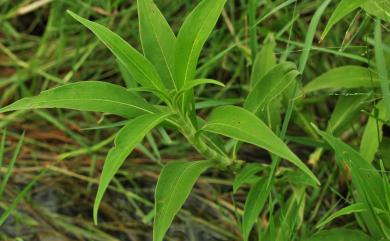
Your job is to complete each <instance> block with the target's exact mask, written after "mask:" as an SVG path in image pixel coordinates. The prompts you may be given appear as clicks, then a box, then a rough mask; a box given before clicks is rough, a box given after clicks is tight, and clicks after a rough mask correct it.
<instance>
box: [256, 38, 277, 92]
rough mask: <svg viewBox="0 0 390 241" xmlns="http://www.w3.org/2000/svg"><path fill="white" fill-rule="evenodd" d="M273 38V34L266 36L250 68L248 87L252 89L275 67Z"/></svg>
mask: <svg viewBox="0 0 390 241" xmlns="http://www.w3.org/2000/svg"><path fill="white" fill-rule="evenodd" d="M275 47H276V42H275V37H274V35H273V34H268V36H267V37H266V39H265V40H264V45H263V47H262V48H261V50H260V51H259V52H258V53H257V54H256V58H255V61H254V63H253V67H252V73H251V82H250V86H251V88H253V87H254V86H255V85H256V84H257V82H258V81H260V80H261V79H262V78H263V77H264V75H266V74H267V73H268V71H270V70H271V69H272V68H273V67H274V66H275V65H276V57H275V53H274V51H275Z"/></svg>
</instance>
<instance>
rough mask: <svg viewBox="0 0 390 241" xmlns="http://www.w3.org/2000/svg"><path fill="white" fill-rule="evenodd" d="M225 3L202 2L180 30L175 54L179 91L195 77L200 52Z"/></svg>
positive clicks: (222, 0)
mask: <svg viewBox="0 0 390 241" xmlns="http://www.w3.org/2000/svg"><path fill="white" fill-rule="evenodd" d="M225 3H226V0H202V2H201V3H199V4H198V6H197V7H196V8H195V9H194V10H193V11H192V12H191V13H190V14H189V16H188V17H187V18H186V20H185V21H184V23H183V26H182V27H181V28H180V31H179V35H178V37H177V45H176V52H175V77H176V78H175V79H176V81H177V87H178V88H179V89H180V88H181V87H182V86H183V85H184V83H186V82H187V81H190V80H192V79H193V78H194V77H195V76H194V75H195V70H196V67H197V63H198V58H199V55H200V52H201V50H202V48H203V45H204V44H205V43H206V40H207V38H208V37H209V35H210V33H211V31H212V30H213V28H214V26H215V24H216V23H217V20H218V18H219V16H220V14H221V12H222V9H223V7H224V5H225Z"/></svg>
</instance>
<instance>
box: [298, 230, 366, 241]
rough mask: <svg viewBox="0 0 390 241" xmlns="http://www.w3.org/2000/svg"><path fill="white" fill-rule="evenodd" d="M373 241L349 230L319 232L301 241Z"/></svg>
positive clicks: (362, 234)
mask: <svg viewBox="0 0 390 241" xmlns="http://www.w3.org/2000/svg"><path fill="white" fill-rule="evenodd" d="M352 240H353V241H374V240H373V239H371V238H370V237H368V236H367V235H366V234H365V233H363V232H361V231H358V230H350V229H342V228H340V229H331V230H326V231H321V232H319V233H318V234H315V235H313V236H312V237H310V238H307V239H304V240H303V241H352Z"/></svg>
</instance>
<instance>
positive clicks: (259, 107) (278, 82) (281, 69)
mask: <svg viewBox="0 0 390 241" xmlns="http://www.w3.org/2000/svg"><path fill="white" fill-rule="evenodd" d="M298 75H299V72H298V71H297V70H296V66H295V64H293V63H290V62H285V63H282V64H278V65H276V66H274V67H273V68H272V69H271V70H270V71H269V72H268V73H267V74H266V75H265V76H264V77H263V78H262V79H261V80H259V81H258V82H257V83H256V85H255V86H254V87H253V88H252V90H251V91H250V92H249V94H248V96H247V98H246V99H245V102H244V108H245V109H247V110H249V111H250V112H253V113H258V112H265V111H266V107H267V105H268V104H269V103H270V102H271V101H272V100H274V99H275V98H277V97H278V96H279V95H280V94H281V93H282V92H283V91H284V90H285V89H286V88H287V87H288V86H289V85H290V84H291V82H292V81H293V80H294V79H295V78H296V77H297V76H298Z"/></svg>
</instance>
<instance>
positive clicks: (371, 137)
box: [360, 100, 389, 162]
mask: <svg viewBox="0 0 390 241" xmlns="http://www.w3.org/2000/svg"><path fill="white" fill-rule="evenodd" d="M383 121H389V119H388V118H387V111H386V107H385V104H384V102H383V100H382V101H380V102H379V103H378V104H377V105H376V106H375V108H374V110H373V111H372V112H371V116H370V118H369V119H368V121H367V124H366V127H365V128H364V132H363V136H362V140H361V142H360V154H361V155H362V157H363V158H364V159H365V160H366V161H368V162H372V161H373V160H374V157H375V153H376V152H377V151H378V148H379V142H380V141H381V140H382V136H383V131H382V127H383Z"/></svg>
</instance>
